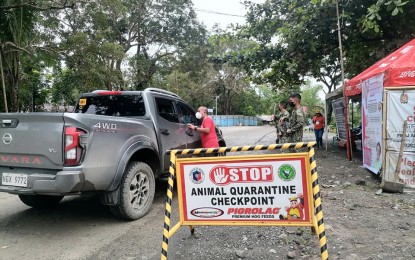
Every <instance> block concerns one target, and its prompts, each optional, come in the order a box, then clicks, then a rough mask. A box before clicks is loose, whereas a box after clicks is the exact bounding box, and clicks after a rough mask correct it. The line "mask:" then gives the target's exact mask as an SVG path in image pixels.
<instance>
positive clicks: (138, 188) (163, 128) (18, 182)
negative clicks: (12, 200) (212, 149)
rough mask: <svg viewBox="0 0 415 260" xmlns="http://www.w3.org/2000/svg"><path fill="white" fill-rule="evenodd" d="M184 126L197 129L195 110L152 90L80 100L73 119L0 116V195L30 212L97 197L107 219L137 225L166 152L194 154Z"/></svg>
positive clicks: (164, 167) (195, 142) (194, 136)
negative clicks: (109, 213) (80, 196)
mask: <svg viewBox="0 0 415 260" xmlns="http://www.w3.org/2000/svg"><path fill="white" fill-rule="evenodd" d="M188 123H192V124H200V121H199V120H198V119H196V117H195V110H194V109H193V108H192V107H191V106H189V105H188V104H187V103H186V102H184V101H183V100H182V99H180V97H179V96H177V95H176V94H174V93H172V92H169V91H165V90H161V89H156V88H148V89H145V90H144V91H94V92H93V93H86V94H83V95H81V97H80V98H79V100H78V102H77V104H76V107H75V110H74V112H73V113H26V114H25V113H3V114H0V137H1V139H2V140H1V141H0V174H1V184H0V191H1V192H8V193H12V194H17V195H19V198H20V200H21V201H22V202H23V203H25V204H26V205H29V206H31V207H51V206H55V205H57V204H58V203H59V202H60V201H61V200H62V198H63V197H64V196H66V195H74V194H83V193H90V192H98V193H99V194H100V197H101V202H102V203H103V204H105V205H109V207H110V209H111V211H112V212H113V214H114V215H115V216H117V217H120V218H123V219H128V220H135V219H139V218H141V217H142V216H144V215H145V214H146V213H147V212H148V211H149V210H150V207H151V204H152V202H153V198H154V193H155V179H156V178H159V177H162V176H163V175H164V174H166V173H168V167H169V156H168V155H167V154H166V151H167V150H171V149H183V148H198V147H201V142H200V135H199V133H197V132H195V131H193V130H191V129H188V128H187V124H188ZM217 134H218V138H219V144H220V146H226V145H225V142H224V140H223V138H222V135H221V131H220V130H218V129H217Z"/></svg>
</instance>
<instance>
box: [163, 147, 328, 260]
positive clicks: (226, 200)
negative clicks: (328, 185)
mask: <svg viewBox="0 0 415 260" xmlns="http://www.w3.org/2000/svg"><path fill="white" fill-rule="evenodd" d="M315 144H316V143H315V142H308V143H286V144H272V145H269V146H263V145H257V146H235V147H220V148H200V149H181V150H171V151H169V153H170V169H169V172H170V175H169V179H168V189H167V200H166V208H165V216H164V229H163V241H162V252H161V259H167V254H168V242H169V239H170V238H171V237H172V236H173V234H174V233H175V232H176V231H177V230H178V229H179V228H180V227H181V226H183V225H186V226H189V227H190V230H191V233H192V234H193V233H194V226H207V225H209V226H225V225H226V226H303V227H304V226H306V227H307V226H309V227H311V229H312V230H313V232H314V233H316V234H317V236H318V239H319V245H320V253H321V259H328V250H327V239H326V234H325V230H324V221H323V210H322V205H321V196H320V187H319V184H318V175H317V165H316V161H315V152H314V146H315ZM304 147H306V148H307V150H308V151H307V152H298V153H279V154H261V155H237V156H226V157H197V158H194V157H193V158H178V156H179V155H201V154H224V153H226V152H245V151H259V150H270V151H272V150H276V149H282V150H285V149H300V148H304ZM174 179H176V180H177V191H178V199H179V217H180V220H179V222H178V223H177V224H175V225H174V226H173V227H172V228H171V211H172V198H173V187H174Z"/></svg>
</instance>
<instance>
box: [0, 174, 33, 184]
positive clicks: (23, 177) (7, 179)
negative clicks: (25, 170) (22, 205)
mask: <svg viewBox="0 0 415 260" xmlns="http://www.w3.org/2000/svg"><path fill="white" fill-rule="evenodd" d="M1 183H2V185H7V186H18V187H27V174H22V173H7V172H3V175H2V176H1Z"/></svg>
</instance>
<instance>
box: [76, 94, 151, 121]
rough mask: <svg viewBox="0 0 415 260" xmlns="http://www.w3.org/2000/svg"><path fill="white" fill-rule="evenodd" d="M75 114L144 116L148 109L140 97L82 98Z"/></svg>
mask: <svg viewBox="0 0 415 260" xmlns="http://www.w3.org/2000/svg"><path fill="white" fill-rule="evenodd" d="M74 113H83V114H95V115H105V116H125V117H128V116H144V115H145V113H146V109H145V106H144V100H143V97H142V96H141V94H140V95H137V94H136V95H102V96H88V97H81V98H80V100H79V102H78V106H77V107H76V108H75V111H74Z"/></svg>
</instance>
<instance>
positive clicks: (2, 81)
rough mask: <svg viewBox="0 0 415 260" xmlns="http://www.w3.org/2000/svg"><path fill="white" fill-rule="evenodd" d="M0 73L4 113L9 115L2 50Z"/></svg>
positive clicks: (0, 54) (1, 53) (0, 52)
mask: <svg viewBox="0 0 415 260" xmlns="http://www.w3.org/2000/svg"><path fill="white" fill-rule="evenodd" d="M0 73H1V84H2V87H3V102H4V112H6V113H8V112H9V109H8V107H7V94H6V84H5V82H4V73H3V52H2V51H1V50H0Z"/></svg>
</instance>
